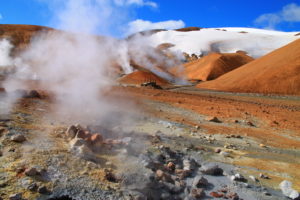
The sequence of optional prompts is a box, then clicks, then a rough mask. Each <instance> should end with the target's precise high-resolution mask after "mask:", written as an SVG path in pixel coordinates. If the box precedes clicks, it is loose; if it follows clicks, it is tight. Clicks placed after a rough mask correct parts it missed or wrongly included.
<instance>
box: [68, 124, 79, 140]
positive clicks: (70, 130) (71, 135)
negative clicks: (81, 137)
mask: <svg viewBox="0 0 300 200" xmlns="http://www.w3.org/2000/svg"><path fill="white" fill-rule="evenodd" d="M76 132H77V128H76V127H75V126H74V125H72V126H70V127H69V128H68V129H67V131H66V136H67V137H68V138H70V139H73V138H74V137H75V136H76Z"/></svg>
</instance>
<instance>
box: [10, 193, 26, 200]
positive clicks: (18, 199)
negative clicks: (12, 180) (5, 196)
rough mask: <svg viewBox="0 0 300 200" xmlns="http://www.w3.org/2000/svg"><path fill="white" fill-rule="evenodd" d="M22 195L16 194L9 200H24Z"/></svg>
mask: <svg viewBox="0 0 300 200" xmlns="http://www.w3.org/2000/svg"><path fill="white" fill-rule="evenodd" d="M22 199H23V198H22V193H16V194H12V195H10V196H9V200H22Z"/></svg>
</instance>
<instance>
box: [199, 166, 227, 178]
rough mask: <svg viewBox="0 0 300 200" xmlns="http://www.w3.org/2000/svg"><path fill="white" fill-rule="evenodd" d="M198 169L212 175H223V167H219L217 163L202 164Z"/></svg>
mask: <svg viewBox="0 0 300 200" xmlns="http://www.w3.org/2000/svg"><path fill="white" fill-rule="evenodd" d="M200 171H201V172H202V173H203V174H206V175H212V176H222V175H223V169H221V168H220V167H219V166H218V165H211V166H202V168H201V170H200Z"/></svg>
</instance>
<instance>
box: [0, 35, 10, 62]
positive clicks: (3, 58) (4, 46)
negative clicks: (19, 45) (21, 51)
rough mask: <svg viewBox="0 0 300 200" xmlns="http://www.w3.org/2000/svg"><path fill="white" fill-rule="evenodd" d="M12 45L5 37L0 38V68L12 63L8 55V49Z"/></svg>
mask: <svg viewBox="0 0 300 200" xmlns="http://www.w3.org/2000/svg"><path fill="white" fill-rule="evenodd" d="M12 48H13V45H12V44H10V42H9V41H8V40H7V39H2V40H0V68H1V67H6V66H8V65H11V64H12V63H13V61H12V59H11V57H10V51H11V49H12Z"/></svg>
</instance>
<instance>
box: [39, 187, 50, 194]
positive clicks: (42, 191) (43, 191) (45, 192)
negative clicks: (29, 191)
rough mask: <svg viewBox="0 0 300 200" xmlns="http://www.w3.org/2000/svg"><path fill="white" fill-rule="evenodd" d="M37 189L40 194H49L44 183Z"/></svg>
mask: <svg viewBox="0 0 300 200" xmlns="http://www.w3.org/2000/svg"><path fill="white" fill-rule="evenodd" d="M37 191H38V193H40V194H49V190H48V189H47V187H46V186H44V185H42V186H40V187H39V188H38V190H37Z"/></svg>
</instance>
